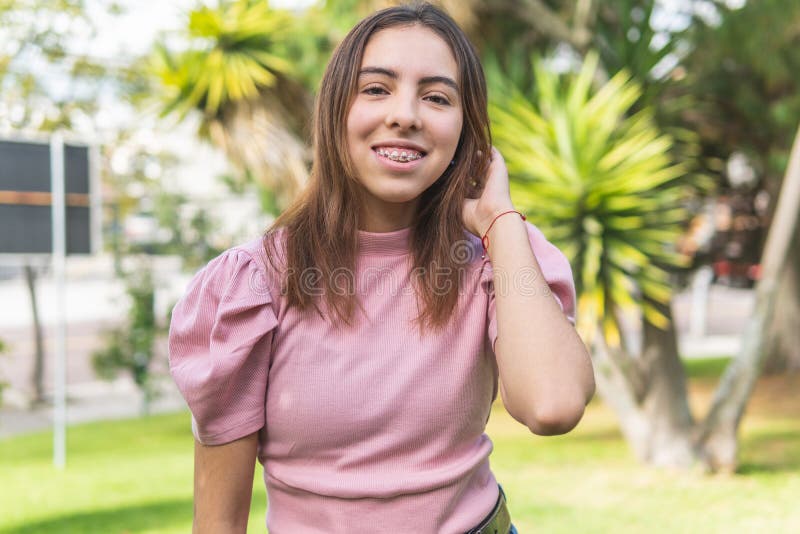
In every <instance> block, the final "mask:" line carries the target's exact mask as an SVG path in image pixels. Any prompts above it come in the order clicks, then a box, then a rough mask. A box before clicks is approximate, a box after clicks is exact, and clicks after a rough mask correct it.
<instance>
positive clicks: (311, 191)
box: [264, 3, 491, 328]
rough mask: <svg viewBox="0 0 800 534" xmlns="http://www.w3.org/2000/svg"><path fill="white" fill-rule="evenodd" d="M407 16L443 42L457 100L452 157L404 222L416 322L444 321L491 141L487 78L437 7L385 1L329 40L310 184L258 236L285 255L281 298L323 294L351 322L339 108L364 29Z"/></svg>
mask: <svg viewBox="0 0 800 534" xmlns="http://www.w3.org/2000/svg"><path fill="white" fill-rule="evenodd" d="M413 25H419V26H422V27H425V28H428V29H430V30H432V31H433V32H435V33H436V34H437V35H438V36H439V37H441V38H442V39H443V40H444V41H445V42H446V43H448V45H449V46H450V49H451V50H452V52H453V56H454V57H455V60H456V64H457V66H458V71H459V80H458V85H459V87H460V88H461V89H460V90H461V95H460V97H461V101H462V102H463V106H462V107H463V126H462V130H461V137H460V139H459V142H458V147H457V149H456V153H455V163H454V164H453V165H450V166H448V168H447V170H445V171H444V173H443V174H442V176H440V177H439V179H438V180H437V181H436V182H435V183H434V184H433V185H431V186H430V187H429V188H428V189H427V190H425V191H424V192H423V193H422V196H421V198H420V202H419V204H418V205H419V208H418V210H417V213H416V217H415V222H414V224H413V227H412V229H411V237H410V245H411V252H412V254H413V258H414V270H413V272H414V273H415V274H416V278H415V284H416V291H417V297H418V302H419V304H420V306H419V308H420V310H421V312H420V315H419V316H418V317H417V322H418V324H419V326H421V327H422V328H425V327H426V326H431V327H441V326H443V325H444V324H445V323H446V322H447V320H448V319H449V317H450V316H451V314H452V312H453V310H454V308H455V306H456V304H457V302H458V293H459V288H460V281H461V279H462V277H461V273H463V268H464V263H465V250H466V248H461V250H458V247H459V244H460V245H461V247H463V246H464V239H465V236H464V231H465V230H464V224H463V220H462V205H463V202H464V200H465V199H466V198H475V197H476V196H477V194H478V188H479V187H480V186H478V188H476V187H474V186H472V185H471V184H470V182H471V181H472V180H473V179H480V178H481V176H480V174H482V173H483V172H485V169H486V168H487V167H488V163H489V154H490V148H491V137H490V132H489V115H488V111H487V97H486V80H485V77H484V73H483V68H482V67H481V64H480V60H479V59H478V55H477V53H476V51H475V49H474V47H473V46H472V44H471V43H470V41H469V39H468V38H467V36H466V35H465V34H464V32H463V31H462V30H461V28H459V27H458V25H457V24H456V23H455V22H454V21H453V20H452V19H451V18H450V17H449V16H448V15H447V14H446V13H444V12H443V11H441V10H440V9H438V8H436V7H434V6H432V5H430V4H428V3H418V4H414V5H409V6H398V7H391V8H388V9H384V10H381V11H378V12H376V13H374V14H373V15H371V16H369V17H367V18H365V19H364V20H362V21H361V22H359V23H358V24H357V25H356V26H355V27H354V28H353V29H352V30H351V31H350V33H348V34H347V36H346V37H345V38H344V40H343V41H342V42H341V44H339V46H338V47H337V48H336V50H335V51H334V53H333V56H332V57H331V60H330V62H329V63H328V66H327V68H326V70H325V74H324V76H323V78H322V82H321V86H320V91H319V95H318V97H317V102H316V109H315V115H314V125H313V132H314V138H313V142H314V160H313V161H314V163H313V166H312V169H311V176H310V180H309V184H308V186H307V188H306V189H305V190H304V191H303V193H302V194H301V195H300V197H299V198H298V199H297V201H295V202H294V203H293V204H292V205H291V206H290V207H289V208H288V209H287V210H286V211H285V212H284V213H283V214H282V215H281V216H280V217H278V218H277V219H276V220H275V222H274V223H273V225H272V227H271V228H270V229H269V230H268V231H267V232H266V234H265V236H264V241H265V249H266V252H267V257H268V258H270V262H273V258H275V257H276V256H281V257H283V258H284V260H283V263H284V265H282V268H283V269H281V270H284V269H285V270H284V273H285V278H284V280H283V287H282V292H283V293H284V294H285V295H286V296H287V299H288V305H289V306H298V307H299V308H301V309H306V308H308V307H309V306H312V305H313V306H314V307H315V308H316V309H317V311H318V312H319V313H322V312H321V311H320V308H319V307H318V301H317V300H316V296H319V295H324V301H325V303H326V304H327V305H328V308H329V309H330V310H331V311H332V313H333V314H335V315H336V317H337V318H338V319H339V320H341V321H343V322H344V323H347V324H349V323H350V320H351V318H352V313H353V311H354V307H355V303H356V299H355V298H354V296H355V290H354V286H355V281H354V273H355V262H356V255H357V246H358V227H359V220H358V217H359V209H358V208H359V206H358V198H359V197H358V189H357V182H356V173H355V170H354V167H353V163H352V161H351V159H350V155H349V151H348V149H347V131H346V129H347V126H346V125H347V115H348V112H349V110H350V105H351V103H352V101H353V98H354V96H355V94H356V89H357V82H358V70H359V68H360V66H361V61H362V58H363V55H364V49H365V48H366V46H367V42H368V41H369V39H370V37H371V36H372V35H374V34H375V33H377V32H379V31H381V30H384V29H387V28H394V27H402V26H413ZM478 154H480V156H478ZM279 235H280V236H281V239H283V240H284V242H285V252H284V254H281V253H280V252H279V248H278V244H277V242H278V241H279V240H280V239H278V236H279ZM274 265H275V263H274V262H273V266H274ZM343 283H344V286H345V287H343ZM312 288H313V291H310V289H312Z"/></svg>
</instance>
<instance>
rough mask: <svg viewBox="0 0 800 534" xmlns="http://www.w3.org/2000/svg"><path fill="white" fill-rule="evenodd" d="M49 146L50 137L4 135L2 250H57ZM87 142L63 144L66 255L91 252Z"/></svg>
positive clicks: (0, 152)
mask: <svg viewBox="0 0 800 534" xmlns="http://www.w3.org/2000/svg"><path fill="white" fill-rule="evenodd" d="M50 150H51V147H50V144H49V143H46V142H34V141H15V140H0V254H32V253H33V254H36V253H44V254H49V253H51V252H52V251H53V211H52V204H53V195H52V190H51V188H52V180H51V177H50V172H51V153H50ZM90 169H91V164H90V156H89V147H88V146H82V145H77V144H71V143H65V144H64V181H65V184H64V188H65V200H66V238H67V239H66V249H67V254H89V253H91V251H92V243H91V241H92V240H91V234H92V231H91V224H90V220H91V202H90V187H91V185H90V183H91V179H90V175H91V170H90Z"/></svg>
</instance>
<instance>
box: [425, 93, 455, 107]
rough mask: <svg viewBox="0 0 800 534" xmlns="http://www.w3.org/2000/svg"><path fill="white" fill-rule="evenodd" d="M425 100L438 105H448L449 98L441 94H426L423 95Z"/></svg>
mask: <svg viewBox="0 0 800 534" xmlns="http://www.w3.org/2000/svg"><path fill="white" fill-rule="evenodd" d="M425 98H426V99H427V100H429V101H431V102H433V103H434V104H438V105H440V106H449V105H450V100H448V99H447V97H445V96H443V95H428V96H426V97H425Z"/></svg>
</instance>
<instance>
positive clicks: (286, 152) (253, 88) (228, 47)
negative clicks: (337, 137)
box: [153, 0, 311, 207]
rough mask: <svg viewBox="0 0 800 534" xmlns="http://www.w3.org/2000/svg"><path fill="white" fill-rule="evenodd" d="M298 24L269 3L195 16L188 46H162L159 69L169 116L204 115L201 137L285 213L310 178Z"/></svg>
mask: <svg viewBox="0 0 800 534" xmlns="http://www.w3.org/2000/svg"><path fill="white" fill-rule="evenodd" d="M295 35H297V32H296V20H295V18H294V17H293V15H292V14H291V13H289V12H287V11H281V10H276V9H271V8H270V7H269V5H268V3H267V2H264V1H263V0H233V1H230V0H222V1H220V3H219V5H218V6H217V7H215V8H210V7H205V6H203V7H199V8H197V9H195V10H194V11H192V12H191V13H190V14H189V24H188V27H187V28H186V31H185V35H184V36H183V37H184V38H185V42H186V43H187V44H188V48H186V49H185V50H182V51H179V52H174V51H172V50H170V49H169V48H168V47H167V46H166V45H164V44H163V43H161V44H158V45H157V46H156V50H155V52H156V53H155V55H154V58H153V67H154V70H155V72H156V74H157V76H158V77H159V78H160V80H161V82H162V84H163V85H164V87H165V88H166V95H165V99H164V104H163V111H162V114H163V115H164V116H167V115H172V114H174V115H176V116H177V117H178V119H179V120H183V119H184V118H186V117H187V115H188V114H189V113H190V112H199V113H200V115H201V123H200V128H199V132H198V133H199V134H200V136H201V137H203V138H206V139H209V140H210V141H211V142H212V143H214V144H215V145H217V146H218V147H220V148H221V149H222V150H223V151H224V152H225V154H226V155H227V156H228V158H229V159H230V161H231V162H232V163H233V164H234V165H236V166H237V167H238V168H239V169H240V170H241V171H242V174H243V175H246V174H250V175H252V176H253V177H254V178H255V179H256V181H257V182H258V183H260V184H261V185H263V186H265V187H266V188H267V189H268V190H271V191H273V192H274V194H275V196H276V200H277V204H278V206H279V207H285V206H286V205H287V203H288V202H290V201H291V199H292V198H294V196H295V195H296V194H297V193H298V191H299V190H300V189H301V188H302V187H303V185H304V184H305V182H306V180H307V176H308V159H309V153H308V147H307V143H306V142H305V139H306V137H307V136H306V133H307V132H306V123H307V119H308V117H309V116H310V105H311V97H310V94H309V92H308V91H307V90H306V88H305V87H303V85H302V84H301V83H300V81H299V78H300V74H301V73H300V72H298V69H297V65H296V62H294V61H293V57H295V55H296V52H297V49H296V41H294V39H295Z"/></svg>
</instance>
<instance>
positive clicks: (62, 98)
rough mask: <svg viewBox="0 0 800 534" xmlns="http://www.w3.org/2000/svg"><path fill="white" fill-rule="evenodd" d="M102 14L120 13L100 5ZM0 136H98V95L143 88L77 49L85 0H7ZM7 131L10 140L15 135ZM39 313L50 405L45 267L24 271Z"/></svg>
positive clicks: (36, 334) (39, 368)
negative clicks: (42, 300)
mask: <svg viewBox="0 0 800 534" xmlns="http://www.w3.org/2000/svg"><path fill="white" fill-rule="evenodd" d="M95 8H96V9H98V10H105V11H111V12H115V11H116V10H117V7H116V4H115V3H113V2H110V1H104V0H103V1H100V2H97V3H96V4H95ZM0 28H2V31H0V132H7V134H8V133H11V134H12V135H19V132H23V135H30V134H31V133H50V132H53V131H56V130H62V131H69V132H72V133H74V134H76V135H89V136H95V135H96V134H97V132H98V130H99V128H98V125H97V112H98V109H99V107H98V106H99V104H98V102H99V101H100V99H99V98H98V95H99V94H100V93H101V92H102V91H104V90H107V89H109V88H110V87H122V86H125V87H132V86H134V85H135V83H136V82H135V79H136V76H135V69H133V68H130V67H129V66H128V65H127V64H126V63H125V62H122V61H121V62H119V63H118V64H116V65H115V66H113V67H112V66H109V65H107V64H104V63H102V62H99V61H97V60H96V59H94V58H91V57H89V56H87V55H85V54H81V53H75V52H74V50H72V49H71V48H70V44H74V43H76V42H80V41H81V39H85V38H86V37H85V36H87V35H88V36H91V35H92V34H93V33H94V31H95V27H94V25H93V22H92V19H91V17H89V15H88V13H87V11H86V6H85V5H84V2H82V1H80V0H17V1H13V2H7V1H6V2H2V1H0ZM7 134H6V135H7ZM24 272H25V279H26V283H27V286H28V293H29V295H30V302H31V310H32V312H33V345H34V347H35V350H34V354H33V360H34V364H33V372H32V373H31V390H32V391H33V399H32V401H33V403H34V404H36V403H39V402H42V401H44V384H43V377H44V372H45V369H44V344H43V340H42V327H41V321H40V318H39V313H38V306H37V303H36V285H37V275H38V274H39V272H38V270H37V268H35V267H34V266H33V265H31V264H27V265H25V266H24Z"/></svg>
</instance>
